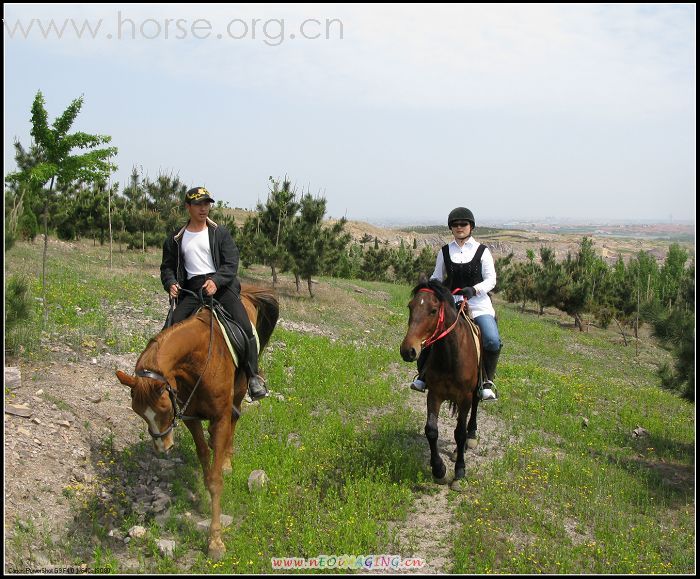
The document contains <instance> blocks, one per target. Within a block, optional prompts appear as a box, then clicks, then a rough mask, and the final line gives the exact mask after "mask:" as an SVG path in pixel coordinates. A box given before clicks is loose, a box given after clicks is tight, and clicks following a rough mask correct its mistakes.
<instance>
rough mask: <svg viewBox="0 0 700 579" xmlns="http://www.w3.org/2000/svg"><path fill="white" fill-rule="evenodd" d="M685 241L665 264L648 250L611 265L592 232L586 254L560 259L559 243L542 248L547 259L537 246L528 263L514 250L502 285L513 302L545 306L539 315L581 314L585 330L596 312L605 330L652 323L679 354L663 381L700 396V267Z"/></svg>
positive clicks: (502, 269) (499, 265) (582, 249)
mask: <svg viewBox="0 0 700 579" xmlns="http://www.w3.org/2000/svg"><path fill="white" fill-rule="evenodd" d="M688 260H689V255H688V252H687V251H686V250H684V249H683V248H681V247H680V246H679V245H678V244H673V245H671V247H670V248H669V251H668V254H667V255H666V259H665V261H664V263H663V264H662V265H661V266H659V264H658V263H657V261H656V259H654V258H653V257H652V256H650V255H649V254H647V253H645V252H643V251H640V252H639V253H638V254H637V255H636V256H634V257H633V258H632V259H630V260H629V261H628V263H627V264H625V262H624V261H623V259H622V256H618V259H617V261H616V262H615V264H614V265H612V266H609V265H608V264H607V263H606V262H605V261H604V260H603V258H602V257H600V256H599V255H598V254H597V253H596V252H595V250H594V248H593V242H592V240H591V239H589V238H586V237H584V238H583V240H582V241H581V244H580V246H579V249H578V251H576V252H575V253H573V254H572V253H571V252H569V253H568V254H567V256H566V258H565V259H564V260H563V261H560V262H558V261H557V260H556V258H555V252H554V250H553V249H552V248H549V247H541V248H540V251H539V261H538V260H536V256H535V252H534V251H532V250H529V251H528V252H527V259H526V261H524V262H518V263H516V262H514V261H513V255H512V254H511V255H509V256H508V257H505V258H501V259H498V260H496V269H497V275H498V279H499V282H498V283H499V287H500V288H502V294H503V296H504V297H505V299H507V300H508V301H510V302H514V303H520V304H521V309H523V310H524V309H525V305H526V303H527V302H534V303H535V304H537V308H538V311H539V313H540V314H541V313H542V312H543V311H544V308H545V307H554V308H557V309H559V310H561V311H563V312H566V313H567V314H569V315H571V316H572V317H573V318H574V323H575V325H576V326H577V327H578V328H579V329H580V330H583V329H584V324H583V319H582V318H583V315H584V314H588V315H591V316H593V318H594V319H595V320H596V321H597V323H598V324H600V325H601V326H602V327H608V326H609V325H610V324H611V323H612V322H615V323H616V324H617V326H618V328H619V329H620V332H621V333H622V336H623V339H624V340H625V343H627V339H626V337H625V333H624V329H623V328H624V327H629V328H631V329H632V331H633V332H634V335H635V337H637V336H638V332H637V331H638V328H639V326H640V324H642V323H644V322H647V323H649V324H650V325H651V326H652V328H653V331H654V334H655V335H656V336H657V337H658V338H659V339H660V340H661V342H662V343H663V344H664V345H665V346H666V347H667V348H668V349H669V350H671V351H672V352H673V354H674V357H675V360H676V362H675V368H673V369H671V368H668V367H666V368H663V369H662V381H663V383H664V385H665V386H666V387H668V388H671V389H674V390H678V391H679V392H680V393H681V394H682V395H683V396H684V397H686V398H688V399H694V396H695V364H694V357H695V332H694V328H695V264H694V262H691V263H690V264H689V265H688Z"/></svg>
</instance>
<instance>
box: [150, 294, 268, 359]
mask: <svg viewBox="0 0 700 579" xmlns="http://www.w3.org/2000/svg"><path fill="white" fill-rule="evenodd" d="M209 307H210V306H209V305H208V304H207V305H203V306H202V307H201V308H199V309H198V310H197V311H196V312H195V313H194V315H197V313H198V312H199V310H201V309H202V308H209ZM174 311H175V306H174V304H171V306H170V308H169V309H168V315H167V317H166V320H165V325H164V326H163V330H165V329H166V328H169V327H170V326H172V325H173V319H172V318H173V312H174ZM212 313H213V314H214V317H215V318H216V321H217V322H218V323H219V326H220V327H221V331H222V333H223V335H224V340H225V341H226V345H227V346H228V349H229V351H230V352H231V356H232V357H233V361H234V363H235V364H236V367H237V368H238V367H240V364H239V361H240V360H247V359H248V340H247V338H246V334H245V331H244V330H243V328H242V327H241V325H240V324H239V323H238V322H237V321H236V320H234V319H233V318H232V317H231V316H229V314H228V312H227V311H226V310H225V309H224V307H223V306H222V305H221V304H220V303H219V302H217V301H216V300H214V307H213V310H212ZM251 326H252V327H253V335H254V336H255V341H256V342H257V345H258V352H259V351H260V338H259V337H258V332H257V331H256V329H255V325H254V324H251ZM161 331H162V330H161Z"/></svg>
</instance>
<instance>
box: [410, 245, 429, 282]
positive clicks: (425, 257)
mask: <svg viewBox="0 0 700 579" xmlns="http://www.w3.org/2000/svg"><path fill="white" fill-rule="evenodd" d="M434 270H435V251H434V250H433V249H432V248H431V247H429V246H427V245H424V246H423V249H421V250H420V253H419V254H418V256H417V257H416V258H415V259H414V260H413V273H412V275H411V278H410V279H409V280H408V281H409V282H410V283H416V281H417V280H418V278H419V277H420V275H421V274H425V275H426V277H430V276H431V274H432V273H433V271H434Z"/></svg>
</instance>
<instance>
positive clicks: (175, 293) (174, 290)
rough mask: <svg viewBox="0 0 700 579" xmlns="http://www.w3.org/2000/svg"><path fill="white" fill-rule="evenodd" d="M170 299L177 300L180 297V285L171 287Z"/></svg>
mask: <svg viewBox="0 0 700 579" xmlns="http://www.w3.org/2000/svg"><path fill="white" fill-rule="evenodd" d="M169 293H170V297H171V298H173V299H174V298H176V297H177V296H178V295H180V285H179V284H176V283H174V284H173V285H171V286H170V292H169Z"/></svg>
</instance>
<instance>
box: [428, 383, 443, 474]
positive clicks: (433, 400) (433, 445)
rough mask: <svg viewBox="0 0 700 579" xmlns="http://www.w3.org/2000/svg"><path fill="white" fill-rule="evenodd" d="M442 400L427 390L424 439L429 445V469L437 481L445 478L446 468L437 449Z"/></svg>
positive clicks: (433, 392)
mask: <svg viewBox="0 0 700 579" xmlns="http://www.w3.org/2000/svg"><path fill="white" fill-rule="evenodd" d="M440 406H442V400H441V399H440V398H439V397H438V396H437V395H436V394H435V390H434V389H432V390H431V389H429V390H428V421H427V422H426V424H425V437H426V438H427V439H428V444H429V445H430V467H431V468H432V471H433V477H434V478H435V479H437V480H440V479H443V478H445V473H446V472H447V467H446V466H445V463H444V462H443V461H442V458H440V453H439V452H438V448H437V440H438V415H439V414H440Z"/></svg>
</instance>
